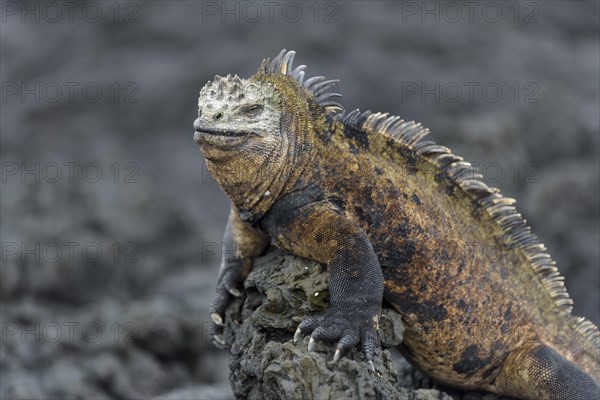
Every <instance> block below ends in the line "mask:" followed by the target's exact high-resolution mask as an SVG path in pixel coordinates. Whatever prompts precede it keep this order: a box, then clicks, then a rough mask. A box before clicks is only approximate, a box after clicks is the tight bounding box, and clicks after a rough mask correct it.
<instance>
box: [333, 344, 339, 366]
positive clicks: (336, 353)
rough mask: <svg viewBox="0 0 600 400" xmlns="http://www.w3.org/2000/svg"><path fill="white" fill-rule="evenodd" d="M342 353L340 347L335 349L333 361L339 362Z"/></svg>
mask: <svg viewBox="0 0 600 400" xmlns="http://www.w3.org/2000/svg"><path fill="white" fill-rule="evenodd" d="M340 354H341V351H340V349H339V348H338V349H335V354H334V355H333V362H334V363H336V362H338V361H339V359H340Z"/></svg>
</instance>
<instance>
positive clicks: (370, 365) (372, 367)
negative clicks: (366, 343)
mask: <svg viewBox="0 0 600 400" xmlns="http://www.w3.org/2000/svg"><path fill="white" fill-rule="evenodd" d="M369 369H370V370H371V372H372V373H375V365H374V364H373V361H371V360H369Z"/></svg>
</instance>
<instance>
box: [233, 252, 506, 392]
mask: <svg viewBox="0 0 600 400" xmlns="http://www.w3.org/2000/svg"><path fill="white" fill-rule="evenodd" d="M326 279H327V277H326V273H325V271H324V270H323V267H322V266H321V265H320V264H318V263H315V262H312V261H308V260H304V259H302V258H298V257H295V256H292V255H289V254H285V253H282V252H281V251H279V250H277V249H275V248H271V249H269V251H267V253H266V254H265V255H264V256H262V257H261V258H259V259H258V260H256V262H255V267H254V269H253V271H252V272H251V273H250V275H249V276H248V278H247V279H246V280H245V282H244V288H245V294H246V295H245V297H242V298H239V299H235V300H234V301H233V302H232V303H231V305H230V306H229V307H228V309H227V312H226V318H225V320H226V321H225V323H226V328H225V330H224V334H223V338H224V340H225V342H226V344H227V346H230V352H231V359H230V369H231V375H230V382H231V384H232V388H233V392H234V394H235V395H236V397H238V398H248V399H268V398H278V399H298V398H319V399H323V398H330V399H337V398H346V399H359V398H377V399H397V400H407V399H452V398H453V397H451V395H449V394H447V393H445V392H444V391H440V390H438V389H414V388H413V386H414V383H417V384H423V385H426V386H430V385H434V384H433V383H432V382H426V379H424V378H422V376H421V379H418V376H417V374H415V373H414V371H412V369H411V368H410V367H409V366H407V363H406V362H404V363H400V364H401V370H400V371H401V372H402V371H403V372H404V373H403V374H401V376H402V379H400V378H399V374H398V371H397V369H396V368H397V367H395V366H394V362H393V361H394V357H393V356H392V354H391V353H390V352H389V351H388V350H377V352H376V357H375V360H374V362H375V374H372V373H371V372H370V371H369V369H368V366H367V363H366V361H365V359H364V357H363V356H362V353H361V352H360V351H359V350H358V349H357V348H355V349H353V350H352V352H351V353H350V354H347V355H346V357H343V358H341V359H340V360H339V361H338V363H334V362H333V361H332V358H333V352H334V349H335V347H334V346H332V345H331V344H328V343H317V346H316V348H315V351H314V352H308V351H307V346H308V339H309V338H308V337H305V338H304V339H303V340H300V341H298V342H297V343H293V340H292V337H293V334H294V331H295V330H296V327H297V325H298V323H299V322H300V321H301V320H302V318H303V316H305V315H310V314H314V313H318V312H321V311H323V310H324V309H325V308H326V307H328V301H329V292H328V289H327V280H326ZM402 333H403V326H402V322H401V319H400V315H399V314H398V313H396V312H395V311H393V310H391V309H384V310H383V312H382V318H381V321H380V329H379V338H380V341H381V343H382V346H383V347H384V348H390V347H395V346H397V345H398V344H400V342H401V341H402ZM395 358H396V359H397V361H399V360H400V359H399V358H398V357H395ZM411 371H412V372H411ZM453 396H454V398H464V399H473V400H475V399H483V398H485V399H496V398H497V397H496V396H493V395H487V396H486V397H484V396H483V395H478V394H476V393H470V394H464V393H454V394H453Z"/></svg>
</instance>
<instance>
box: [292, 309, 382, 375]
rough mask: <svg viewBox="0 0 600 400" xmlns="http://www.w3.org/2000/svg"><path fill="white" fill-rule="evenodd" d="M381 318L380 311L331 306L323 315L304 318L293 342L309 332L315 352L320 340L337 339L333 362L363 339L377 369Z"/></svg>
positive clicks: (364, 351) (309, 349) (370, 365)
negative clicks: (374, 360) (316, 343)
mask: <svg viewBox="0 0 600 400" xmlns="http://www.w3.org/2000/svg"><path fill="white" fill-rule="evenodd" d="M378 321H379V312H377V313H376V314H375V315H373V312H368V311H365V310H360V309H352V310H351V311H350V310H347V309H340V308H331V309H330V310H329V311H327V312H326V313H325V314H323V315H316V316H311V317H308V318H306V319H305V320H304V321H302V322H301V323H300V325H298V329H297V330H296V333H295V334H294V342H297V341H298V340H299V339H301V338H302V336H303V335H307V334H310V341H309V342H308V351H313V350H314V346H315V342H316V341H317V340H323V341H326V342H335V341H337V346H336V350H335V354H334V356H333V361H334V362H337V361H338V360H339V358H340V356H341V355H342V354H344V353H345V352H346V351H348V350H350V349H351V348H353V347H354V346H356V345H357V344H358V342H361V344H362V349H363V353H364V354H365V358H366V359H367V362H368V363H369V369H370V370H371V371H373V372H374V371H375V367H374V365H373V355H374V353H375V347H376V346H377V324H378Z"/></svg>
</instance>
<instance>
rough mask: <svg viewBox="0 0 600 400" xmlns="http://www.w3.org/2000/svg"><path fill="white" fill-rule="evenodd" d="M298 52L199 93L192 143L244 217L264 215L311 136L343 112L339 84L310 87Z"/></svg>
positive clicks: (321, 81)
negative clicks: (296, 58)
mask: <svg viewBox="0 0 600 400" xmlns="http://www.w3.org/2000/svg"><path fill="white" fill-rule="evenodd" d="M294 54H295V53H294V52H293V51H290V52H287V53H286V52H285V50H282V51H281V52H280V53H279V55H278V56H277V57H276V58H275V59H273V61H270V60H269V59H266V60H263V62H262V64H261V66H260V68H259V70H258V73H257V74H255V75H254V76H252V77H250V78H248V79H241V78H239V77H238V76H237V75H235V76H231V75H227V76H226V77H220V76H216V77H215V78H214V80H213V81H212V82H208V83H207V84H206V85H205V86H204V87H203V88H202V90H201V91H200V97H199V99H198V118H197V119H196V120H195V121H194V129H195V131H196V132H195V133H194V140H195V141H196V142H197V143H198V144H199V145H200V148H201V150H202V151H203V153H204V155H205V158H206V163H207V166H208V168H209V170H210V171H211V173H212V175H213V177H214V178H215V179H216V181H217V182H218V183H219V185H220V186H221V187H222V188H223V190H224V191H225V192H226V193H227V195H228V196H229V197H230V198H231V199H232V200H233V202H234V203H235V205H236V206H237V207H238V209H240V211H241V212H242V213H243V212H244V210H247V211H248V213H249V214H260V213H261V212H265V211H266V210H267V209H268V207H269V206H270V205H271V204H272V202H273V199H274V198H276V197H277V195H279V194H280V193H281V192H282V190H283V188H284V187H285V185H286V183H287V182H288V180H289V179H290V177H291V176H292V175H293V173H294V170H295V169H297V168H298V167H299V165H298V163H299V161H301V159H302V156H301V155H302V154H303V152H304V150H305V149H307V148H310V138H309V135H310V134H312V133H313V132H314V131H315V126H316V125H317V124H319V123H321V122H323V121H324V120H325V117H326V115H327V114H328V113H330V112H337V111H340V110H341V106H340V105H339V104H338V103H337V102H336V101H335V100H336V99H337V97H340V95H339V94H337V93H335V92H332V91H331V89H332V88H334V87H335V86H334V84H335V83H336V82H337V81H325V78H323V77H315V78H311V79H308V80H306V81H304V69H305V68H306V66H304V65H301V66H299V67H296V68H295V69H294V68H292V61H293V58H294Z"/></svg>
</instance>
